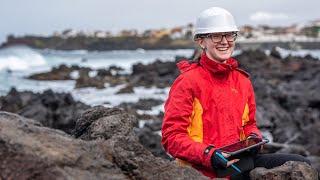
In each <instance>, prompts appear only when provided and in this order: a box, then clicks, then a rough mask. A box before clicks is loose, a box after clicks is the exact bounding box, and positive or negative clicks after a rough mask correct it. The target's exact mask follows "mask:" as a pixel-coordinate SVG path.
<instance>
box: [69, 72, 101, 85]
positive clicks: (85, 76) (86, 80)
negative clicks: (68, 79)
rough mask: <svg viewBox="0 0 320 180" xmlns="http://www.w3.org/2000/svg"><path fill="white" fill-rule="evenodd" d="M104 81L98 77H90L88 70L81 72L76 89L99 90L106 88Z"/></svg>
mask: <svg viewBox="0 0 320 180" xmlns="http://www.w3.org/2000/svg"><path fill="white" fill-rule="evenodd" d="M104 83H105V82H104V81H103V80H101V79H100V78H98V77H90V76H89V71H88V70H81V71H80V72H79V78H78V79H77V80H76V85H75V88H85V87H95V88H97V89H103V88H104Z"/></svg>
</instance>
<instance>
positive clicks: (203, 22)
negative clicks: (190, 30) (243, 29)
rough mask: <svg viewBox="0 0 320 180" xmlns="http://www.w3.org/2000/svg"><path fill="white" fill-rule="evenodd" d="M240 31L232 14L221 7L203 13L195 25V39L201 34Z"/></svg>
mask: <svg viewBox="0 0 320 180" xmlns="http://www.w3.org/2000/svg"><path fill="white" fill-rule="evenodd" d="M232 31H236V32H237V31H239V29H238V28H237V26H236V24H235V21H234V18H233V16H232V14H231V13H230V12H229V11H227V10H225V9H223V8H220V7H211V8H209V9H206V10H204V11H202V12H201V14H200V15H199V17H198V18H197V21H196V25H195V32H194V37H195V36H196V35H199V34H207V33H216V32H232Z"/></svg>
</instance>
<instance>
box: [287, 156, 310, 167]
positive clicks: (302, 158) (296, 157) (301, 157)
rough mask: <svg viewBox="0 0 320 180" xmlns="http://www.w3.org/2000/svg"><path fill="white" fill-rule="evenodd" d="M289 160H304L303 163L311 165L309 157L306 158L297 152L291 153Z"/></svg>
mask: <svg viewBox="0 0 320 180" xmlns="http://www.w3.org/2000/svg"><path fill="white" fill-rule="evenodd" d="M289 161H300V162H305V163H307V164H309V165H311V162H310V160H309V159H307V158H306V157H304V156H301V155H298V154H292V158H291V159H290V160H289Z"/></svg>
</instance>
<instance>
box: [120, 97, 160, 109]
mask: <svg viewBox="0 0 320 180" xmlns="http://www.w3.org/2000/svg"><path fill="white" fill-rule="evenodd" d="M162 103H163V100H161V99H152V98H149V99H139V101H138V102H136V103H121V104H120V105H119V106H118V107H121V108H124V109H127V110H128V109H133V110H152V107H154V106H158V105H161V104H162Z"/></svg>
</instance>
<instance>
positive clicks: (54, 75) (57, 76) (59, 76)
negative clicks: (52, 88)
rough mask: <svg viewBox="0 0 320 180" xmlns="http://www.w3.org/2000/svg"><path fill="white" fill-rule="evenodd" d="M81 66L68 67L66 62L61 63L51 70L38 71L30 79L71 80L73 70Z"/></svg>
mask: <svg viewBox="0 0 320 180" xmlns="http://www.w3.org/2000/svg"><path fill="white" fill-rule="evenodd" d="M79 68H80V67H79V66H72V67H68V66H66V65H64V64H62V65H60V66H59V67H53V68H52V70H51V71H49V72H44V73H37V74H33V75H31V76H29V77H27V78H28V79H33V80H47V81H50V80H51V81H52V80H71V79H72V77H71V76H70V74H71V72H73V71H75V70H79Z"/></svg>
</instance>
